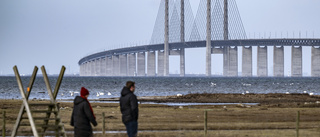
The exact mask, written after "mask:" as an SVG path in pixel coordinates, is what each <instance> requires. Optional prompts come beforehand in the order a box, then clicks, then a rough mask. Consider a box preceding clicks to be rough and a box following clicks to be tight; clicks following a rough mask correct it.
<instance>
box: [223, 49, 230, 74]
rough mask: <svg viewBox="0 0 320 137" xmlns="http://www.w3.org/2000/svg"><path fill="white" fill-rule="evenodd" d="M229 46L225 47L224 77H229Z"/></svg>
mask: <svg viewBox="0 0 320 137" xmlns="http://www.w3.org/2000/svg"><path fill="white" fill-rule="evenodd" d="M229 54H230V53H229V46H225V47H223V76H229V66H230V65H229V63H230V62H229V60H230V59H229V57H230V55H229Z"/></svg>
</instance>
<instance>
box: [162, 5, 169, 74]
mask: <svg viewBox="0 0 320 137" xmlns="http://www.w3.org/2000/svg"><path fill="white" fill-rule="evenodd" d="M164 22H165V24H164V26H165V27H164V65H163V66H164V76H169V0H165V21H164Z"/></svg>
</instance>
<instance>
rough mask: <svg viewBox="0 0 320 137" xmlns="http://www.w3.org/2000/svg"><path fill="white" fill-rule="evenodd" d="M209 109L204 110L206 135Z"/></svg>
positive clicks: (205, 134)
mask: <svg viewBox="0 0 320 137" xmlns="http://www.w3.org/2000/svg"><path fill="white" fill-rule="evenodd" d="M207 116H208V111H207V110H204V136H205V137H206V136H207V124H208V123H207V120H208V117H207Z"/></svg>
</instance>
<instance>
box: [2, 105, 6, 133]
mask: <svg viewBox="0 0 320 137" xmlns="http://www.w3.org/2000/svg"><path fill="white" fill-rule="evenodd" d="M2 119H3V123H2V136H3V137H5V136H6V111H3V113H2Z"/></svg>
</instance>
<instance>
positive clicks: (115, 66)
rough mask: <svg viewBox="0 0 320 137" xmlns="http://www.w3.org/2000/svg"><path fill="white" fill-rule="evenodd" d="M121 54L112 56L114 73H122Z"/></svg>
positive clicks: (114, 74)
mask: <svg viewBox="0 0 320 137" xmlns="http://www.w3.org/2000/svg"><path fill="white" fill-rule="evenodd" d="M119 62H120V61H119V55H113V56H112V75H113V76H119V74H120V64H119Z"/></svg>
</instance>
